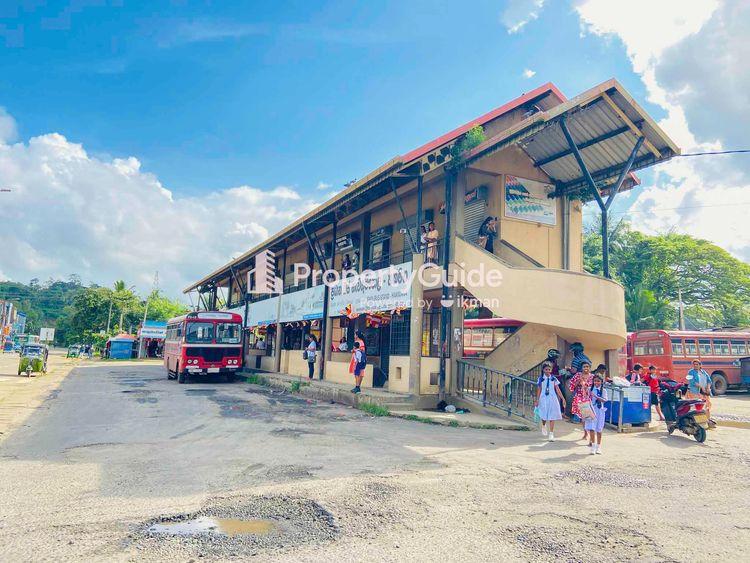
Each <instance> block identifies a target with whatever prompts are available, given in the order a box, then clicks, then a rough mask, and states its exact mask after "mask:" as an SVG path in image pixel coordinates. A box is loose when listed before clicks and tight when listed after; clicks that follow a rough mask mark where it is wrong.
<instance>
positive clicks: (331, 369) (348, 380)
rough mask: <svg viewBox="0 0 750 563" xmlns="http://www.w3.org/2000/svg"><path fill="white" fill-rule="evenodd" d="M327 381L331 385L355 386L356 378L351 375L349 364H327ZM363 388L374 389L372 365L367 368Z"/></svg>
mask: <svg viewBox="0 0 750 563" xmlns="http://www.w3.org/2000/svg"><path fill="white" fill-rule="evenodd" d="M325 380H326V381H330V382H331V383H342V384H344V385H354V376H353V375H352V374H351V373H349V362H348V361H347V362H326V377H325ZM362 387H372V365H371V364H368V365H367V367H366V368H365V377H364V379H362Z"/></svg>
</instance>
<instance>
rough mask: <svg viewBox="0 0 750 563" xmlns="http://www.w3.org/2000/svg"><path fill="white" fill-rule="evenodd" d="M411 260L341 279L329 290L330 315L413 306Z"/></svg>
mask: <svg viewBox="0 0 750 563" xmlns="http://www.w3.org/2000/svg"><path fill="white" fill-rule="evenodd" d="M411 270H412V266H411V262H407V263H405V264H399V265H397V266H390V267H388V268H383V269H382V270H375V271H365V272H362V273H361V274H359V275H357V276H351V277H348V278H344V279H342V280H339V281H338V282H337V283H336V284H335V285H333V286H331V288H330V290H329V292H328V316H329V317H337V316H340V315H343V314H345V313H344V311H345V310H346V308H347V307H349V306H351V314H352V315H354V314H357V313H360V314H361V313H367V312H375V311H392V310H393V309H396V308H397V307H410V306H411V283H410V282H411Z"/></svg>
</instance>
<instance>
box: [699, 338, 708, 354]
mask: <svg viewBox="0 0 750 563" xmlns="http://www.w3.org/2000/svg"><path fill="white" fill-rule="evenodd" d="M698 350H699V351H700V353H701V356H710V355H711V341H710V340H708V339H705V340H704V339H700V340H698Z"/></svg>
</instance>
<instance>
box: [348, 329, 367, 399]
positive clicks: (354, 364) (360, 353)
mask: <svg viewBox="0 0 750 563" xmlns="http://www.w3.org/2000/svg"><path fill="white" fill-rule="evenodd" d="M366 367H367V354H365V351H364V350H363V349H362V347H361V346H360V344H359V341H358V340H357V341H355V342H354V350H352V359H351V361H350V362H349V373H351V374H352V375H353V376H354V389H352V393H354V394H357V393H361V392H362V388H361V386H362V379H364V377H365V368H366Z"/></svg>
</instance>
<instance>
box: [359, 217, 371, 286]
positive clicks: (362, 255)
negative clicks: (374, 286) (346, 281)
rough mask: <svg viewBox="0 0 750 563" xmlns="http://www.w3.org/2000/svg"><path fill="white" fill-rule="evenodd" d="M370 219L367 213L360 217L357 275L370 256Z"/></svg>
mask: <svg viewBox="0 0 750 563" xmlns="http://www.w3.org/2000/svg"><path fill="white" fill-rule="evenodd" d="M370 218H371V215H370V212H369V211H368V212H367V213H365V214H364V215H362V233H361V235H360V237H359V264H358V268H359V270H358V272H359V273H362V270H364V269H365V263H366V262H367V260H368V258H369V255H370Z"/></svg>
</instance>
